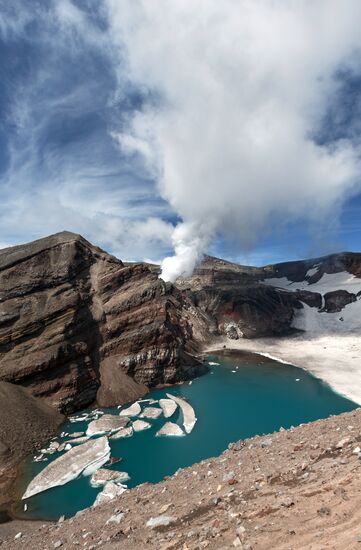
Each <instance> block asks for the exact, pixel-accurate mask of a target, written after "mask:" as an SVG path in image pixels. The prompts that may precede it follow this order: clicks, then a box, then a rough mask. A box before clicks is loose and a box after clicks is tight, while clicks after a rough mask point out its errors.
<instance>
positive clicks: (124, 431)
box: [109, 426, 134, 441]
mask: <svg viewBox="0 0 361 550" xmlns="http://www.w3.org/2000/svg"><path fill="white" fill-rule="evenodd" d="M133 433H134V430H133V427H132V426H127V427H126V428H120V430H118V431H117V432H115V433H114V434H112V435H111V436H110V438H109V439H111V440H112V441H115V440H117V439H123V438H124V437H131V436H132V435H133Z"/></svg>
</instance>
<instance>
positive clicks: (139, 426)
mask: <svg viewBox="0 0 361 550" xmlns="http://www.w3.org/2000/svg"><path fill="white" fill-rule="evenodd" d="M151 427H152V425H151V424H150V423H149V422H145V421H144V420H135V421H134V422H133V430H134V431H135V432H142V431H143V430H148V429H149V428H151Z"/></svg>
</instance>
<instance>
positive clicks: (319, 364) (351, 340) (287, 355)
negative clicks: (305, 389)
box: [202, 334, 361, 405]
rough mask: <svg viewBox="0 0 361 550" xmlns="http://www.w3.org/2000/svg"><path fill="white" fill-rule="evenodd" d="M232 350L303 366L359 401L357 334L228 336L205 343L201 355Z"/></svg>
mask: <svg viewBox="0 0 361 550" xmlns="http://www.w3.org/2000/svg"><path fill="white" fill-rule="evenodd" d="M224 350H235V351H241V352H242V351H243V352H249V353H255V354H257V355H262V356H263V357H268V358H269V359H273V360H275V361H278V362H280V363H286V364H288V365H293V366H295V367H298V368H300V369H303V370H305V371H307V372H309V373H310V374H312V375H313V376H315V377H316V378H318V379H320V380H323V381H324V382H326V383H327V384H328V385H329V386H330V387H331V388H332V389H333V391H335V392H336V393H338V394H339V395H341V396H343V397H346V398H347V399H350V400H351V401H354V402H355V403H357V404H358V405H361V368H360V358H361V339H360V337H359V335H351V336H337V335H336V334H332V335H317V336H316V337H315V338H309V337H308V336H307V337H306V336H305V335H303V334H297V335H294V336H288V337H284V338H273V337H268V338H257V339H254V340H251V339H239V340H229V339H228V338H226V337H224V338H219V339H217V340H215V341H213V342H212V343H210V344H206V345H205V346H204V348H203V350H202V353H203V355H207V354H212V353H216V352H217V351H220V352H222V351H224Z"/></svg>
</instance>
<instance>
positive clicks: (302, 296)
mask: <svg viewBox="0 0 361 550" xmlns="http://www.w3.org/2000/svg"><path fill="white" fill-rule="evenodd" d="M295 295H296V296H297V298H298V300H300V301H301V302H304V303H305V304H307V305H308V306H310V307H317V308H318V309H320V308H321V306H322V296H321V294H319V293H318V292H310V291H309V290H297V291H296V292H295Z"/></svg>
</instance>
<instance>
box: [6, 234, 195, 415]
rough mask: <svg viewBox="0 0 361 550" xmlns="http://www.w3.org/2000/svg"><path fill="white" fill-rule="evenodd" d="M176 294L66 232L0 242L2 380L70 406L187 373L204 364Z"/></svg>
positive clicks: (144, 271) (137, 391) (111, 398)
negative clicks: (193, 349)
mask: <svg viewBox="0 0 361 550" xmlns="http://www.w3.org/2000/svg"><path fill="white" fill-rule="evenodd" d="M183 302H184V299H183V297H182V295H181V293H180V292H179V291H177V289H175V288H174V287H172V286H169V285H166V284H165V283H164V282H163V281H161V280H160V279H159V278H158V277H157V275H156V274H155V273H154V272H152V271H151V270H150V269H149V268H148V267H147V266H145V265H142V264H134V265H131V266H125V265H124V264H123V263H122V262H121V261H120V260H118V259H116V258H114V257H113V256H111V255H109V254H107V253H105V252H103V251H102V250H100V249H99V248H97V247H95V246H92V245H91V244H90V243H88V242H87V241H86V240H85V239H83V238H82V237H80V236H78V235H74V234H72V233H67V232H64V233H60V234H57V235H53V236H51V237H48V238H45V239H41V240H39V241H35V242H33V243H30V244H26V245H22V246H17V247H13V248H10V249H5V250H2V251H0V380H3V381H7V382H12V383H15V384H20V385H21V386H23V387H26V388H28V389H29V391H30V392H31V393H32V394H33V395H34V396H36V397H42V398H45V399H46V401H47V402H48V403H50V404H51V405H53V406H55V407H56V408H58V409H59V410H60V411H63V412H70V411H73V410H75V409H79V408H81V407H84V406H86V405H88V404H90V403H92V402H94V401H95V400H96V396H97V394H98V400H99V402H100V404H102V405H113V404H116V403H122V402H125V401H128V400H130V399H133V398H135V397H137V396H139V395H143V394H144V393H145V392H146V391H147V386H153V385H156V384H161V383H174V382H177V381H179V380H183V379H187V378H189V377H191V376H193V375H194V373H195V372H200V371H201V370H202V365H200V364H199V363H198V362H197V361H196V360H195V359H193V357H191V356H190V355H189V354H188V352H187V350H186V349H187V346H186V342H187V340H190V339H191V331H192V329H191V326H190V324H189V323H188V322H187V318H186V316H183V317H182V316H181V311H182V309H183V308H184V303H183ZM110 382H112V383H110Z"/></svg>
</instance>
